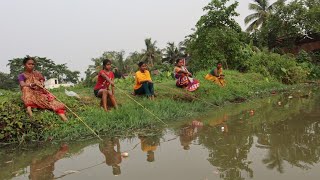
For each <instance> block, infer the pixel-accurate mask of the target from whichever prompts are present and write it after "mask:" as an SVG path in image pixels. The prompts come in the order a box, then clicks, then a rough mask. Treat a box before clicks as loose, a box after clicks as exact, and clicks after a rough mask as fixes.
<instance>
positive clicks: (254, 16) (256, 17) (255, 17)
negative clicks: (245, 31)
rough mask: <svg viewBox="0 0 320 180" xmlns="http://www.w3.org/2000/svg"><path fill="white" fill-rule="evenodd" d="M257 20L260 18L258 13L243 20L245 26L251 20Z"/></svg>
mask: <svg viewBox="0 0 320 180" xmlns="http://www.w3.org/2000/svg"><path fill="white" fill-rule="evenodd" d="M258 18H260V14H259V13H253V14H250V15H248V16H247V17H246V18H245V19H244V23H245V24H246V25H247V24H248V23H249V22H251V21H252V20H254V19H258Z"/></svg>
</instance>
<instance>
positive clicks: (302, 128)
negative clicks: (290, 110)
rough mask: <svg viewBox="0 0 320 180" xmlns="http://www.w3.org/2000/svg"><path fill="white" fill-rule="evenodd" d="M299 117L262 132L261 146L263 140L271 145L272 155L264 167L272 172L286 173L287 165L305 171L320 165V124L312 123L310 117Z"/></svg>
mask: <svg viewBox="0 0 320 180" xmlns="http://www.w3.org/2000/svg"><path fill="white" fill-rule="evenodd" d="M299 117H301V118H299ZM299 117H297V118H296V119H292V120H290V121H284V122H281V123H277V124H269V125H266V126H267V128H263V129H259V130H258V131H259V133H258V135H257V136H258V143H259V142H260V144H261V139H266V141H267V142H268V148H269V152H268V155H267V156H266V157H265V158H264V159H263V163H264V164H266V165H267V167H268V168H269V169H276V170H277V171H278V172H280V173H283V172H284V168H283V161H287V162H288V163H289V164H291V165H293V166H296V167H299V168H302V169H309V168H310V166H312V165H313V164H315V163H319V155H320V148H319V147H320V129H319V122H315V120H310V119H309V120H308V118H307V116H306V115H304V116H299ZM302 117H303V118H302Z"/></svg>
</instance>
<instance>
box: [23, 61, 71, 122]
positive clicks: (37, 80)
mask: <svg viewBox="0 0 320 180" xmlns="http://www.w3.org/2000/svg"><path fill="white" fill-rule="evenodd" d="M35 64H36V61H35V59H34V58H32V57H29V56H27V57H26V58H24V60H23V65H24V72H23V73H21V74H20V75H19V77H18V80H19V84H20V88H21V91H22V100H23V102H24V105H25V106H26V108H27V112H28V114H29V116H30V117H32V110H31V108H40V109H49V110H52V111H54V112H56V113H57V114H58V115H59V116H60V118H61V119H62V120H63V121H67V117H66V116H65V105H64V104H63V103H60V102H58V101H56V100H55V98H54V96H53V95H52V94H50V93H49V92H48V91H46V90H45V89H44V85H43V82H44V77H43V76H42V74H41V73H40V72H38V71H35V70H34V67H35Z"/></svg>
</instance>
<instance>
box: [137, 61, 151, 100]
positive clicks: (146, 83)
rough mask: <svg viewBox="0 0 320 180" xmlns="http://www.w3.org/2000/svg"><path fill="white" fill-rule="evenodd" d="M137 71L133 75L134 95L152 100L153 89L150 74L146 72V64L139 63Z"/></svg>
mask: <svg viewBox="0 0 320 180" xmlns="http://www.w3.org/2000/svg"><path fill="white" fill-rule="evenodd" d="M138 66H139V70H138V71H137V72H136V74H135V85H134V87H133V89H134V95H146V96H147V97H148V98H149V99H151V100H154V88H153V82H152V80H151V76H150V72H149V71H148V70H147V64H146V63H144V62H139V64H138Z"/></svg>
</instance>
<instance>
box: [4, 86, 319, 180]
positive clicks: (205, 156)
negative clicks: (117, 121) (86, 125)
mask: <svg viewBox="0 0 320 180" xmlns="http://www.w3.org/2000/svg"><path fill="white" fill-rule="evenodd" d="M123 152H127V153H128V154H129V156H128V157H124V156H122V155H123V154H122V153H123ZM319 157H320V93H319V91H304V92H295V93H291V94H285V95H283V96H270V97H268V98H264V99H260V100H254V101H249V102H247V103H242V104H231V105H227V106H226V107H224V108H215V109H212V112H210V113H208V114H204V115H203V117H199V118H196V119H189V120H186V121H179V122H176V123H172V124H171V125H170V127H169V128H167V129H163V130H162V131H161V132H160V133H159V132H155V133H153V134H152V135H149V136H146V135H143V134H137V136H136V137H132V138H126V139H123V138H114V137H109V138H104V141H103V142H100V143H99V142H97V141H93V140H91V141H83V142H68V143H61V144H56V145H54V144H52V145H46V146H43V145H42V146H39V147H32V148H30V147H25V148H23V149H19V150H12V148H9V149H8V148H6V149H2V150H1V151H0V158H1V160H0V179H77V180H82V179H83V180H87V179H117V180H122V179H130V180H135V179H136V180H141V179H153V180H163V179H179V180H183V179H185V180H189V179H190V180H209V179H259V180H264V179H265V180H269V179H284V180H286V179H287V180H293V179H297V180H298V179H308V180H313V179H319V175H320V173H319V172H320V163H319V162H320V161H319Z"/></svg>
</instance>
